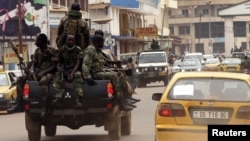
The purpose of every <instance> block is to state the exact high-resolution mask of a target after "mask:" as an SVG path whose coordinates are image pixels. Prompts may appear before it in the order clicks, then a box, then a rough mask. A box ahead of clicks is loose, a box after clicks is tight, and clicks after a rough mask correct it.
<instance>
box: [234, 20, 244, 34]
mask: <svg viewBox="0 0 250 141" xmlns="http://www.w3.org/2000/svg"><path fill="white" fill-rule="evenodd" d="M234 36H235V37H246V22H234Z"/></svg>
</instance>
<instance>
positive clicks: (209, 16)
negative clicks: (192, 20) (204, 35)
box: [207, 1, 213, 54]
mask: <svg viewBox="0 0 250 141" xmlns="http://www.w3.org/2000/svg"><path fill="white" fill-rule="evenodd" d="M207 5H208V26H209V27H208V30H209V31H208V32H209V43H208V47H209V50H210V53H211V54H212V53H213V43H212V41H211V20H210V18H211V1H208V2H207Z"/></svg>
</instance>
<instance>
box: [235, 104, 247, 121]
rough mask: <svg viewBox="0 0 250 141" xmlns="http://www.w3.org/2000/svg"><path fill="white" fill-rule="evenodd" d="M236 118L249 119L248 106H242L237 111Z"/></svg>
mask: <svg viewBox="0 0 250 141" xmlns="http://www.w3.org/2000/svg"><path fill="white" fill-rule="evenodd" d="M236 118H239V119H250V106H242V107H240V108H239V109H238V112H237V114H236Z"/></svg>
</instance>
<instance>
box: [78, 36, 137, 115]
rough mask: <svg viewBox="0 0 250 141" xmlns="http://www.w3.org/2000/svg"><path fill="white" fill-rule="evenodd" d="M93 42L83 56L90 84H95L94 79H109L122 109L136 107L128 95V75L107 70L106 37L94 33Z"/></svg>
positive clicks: (83, 68) (85, 77)
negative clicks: (104, 51)
mask: <svg viewBox="0 0 250 141" xmlns="http://www.w3.org/2000/svg"><path fill="white" fill-rule="evenodd" d="M92 44H93V45H90V46H88V47H87V48H86V49H85V52H84V53H85V55H84V58H83V65H82V71H83V78H84V79H86V80H87V81H88V83H89V84H90V85H93V84H95V83H94V80H93V79H108V80H111V82H112V83H113V85H114V88H115V91H116V94H117V98H118V102H119V104H120V108H121V110H125V111H129V110H132V109H133V108H134V105H132V104H131V103H130V101H129V100H128V99H127V97H126V95H128V93H129V91H128V87H127V84H126V77H125V75H124V73H122V72H119V71H118V72H113V71H105V63H106V61H105V57H104V55H103V53H102V47H103V44H104V38H103V37H102V36H101V35H94V37H93V38H92Z"/></svg>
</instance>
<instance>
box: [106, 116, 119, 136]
mask: <svg viewBox="0 0 250 141" xmlns="http://www.w3.org/2000/svg"><path fill="white" fill-rule="evenodd" d="M112 122H113V125H114V128H112V129H109V131H108V137H109V139H111V140H120V138H121V117H120V113H119V112H117V114H116V116H115V118H114V119H113V120H112Z"/></svg>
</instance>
